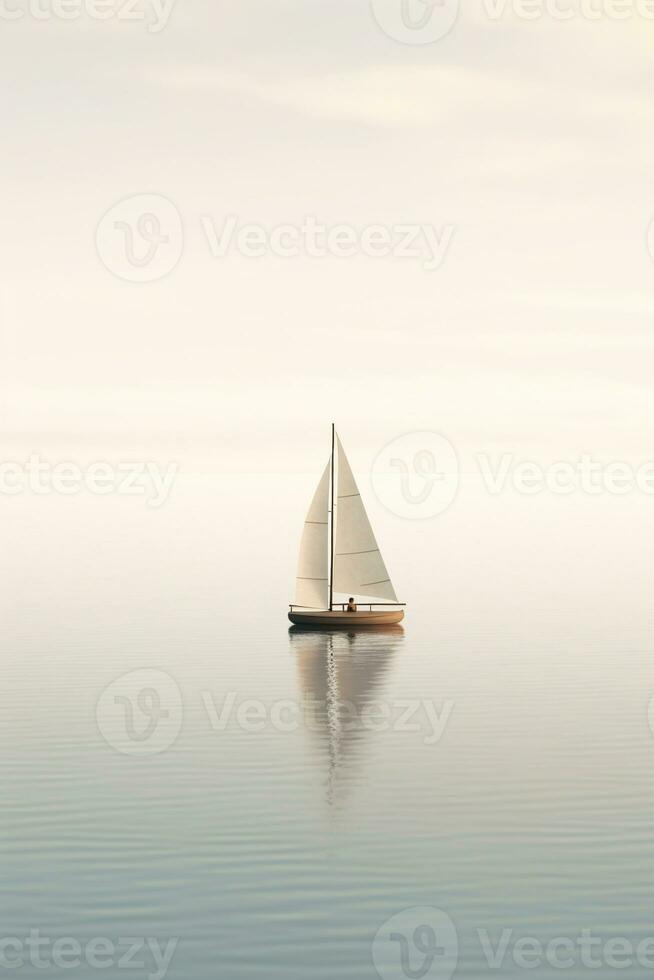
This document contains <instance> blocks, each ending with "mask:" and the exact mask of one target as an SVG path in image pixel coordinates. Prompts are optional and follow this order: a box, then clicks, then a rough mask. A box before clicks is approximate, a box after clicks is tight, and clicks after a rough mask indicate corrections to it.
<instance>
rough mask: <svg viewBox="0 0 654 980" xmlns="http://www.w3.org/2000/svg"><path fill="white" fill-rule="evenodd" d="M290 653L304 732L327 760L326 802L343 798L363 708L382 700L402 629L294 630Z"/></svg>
mask: <svg viewBox="0 0 654 980" xmlns="http://www.w3.org/2000/svg"><path fill="white" fill-rule="evenodd" d="M289 636H290V641H291V651H292V653H293V655H294V657H295V660H296V663H297V670H298V679H299V683H300V689H301V695H302V699H303V706H304V718H305V725H306V728H307V730H308V731H309V732H310V733H311V734H313V736H315V737H316V738H317V739H318V740H319V741H320V743H322V745H323V746H324V747H325V750H326V754H327V790H326V792H327V802H328V803H329V804H330V805H331V804H333V803H334V802H335V801H336V800H337V799H338V798H339V797H341V796H343V795H344V792H345V790H346V789H347V786H348V785H349V784H350V783H351V781H352V780H351V778H350V777H351V776H352V770H353V768H354V767H355V766H356V763H357V762H358V761H359V759H360V755H361V749H362V747H363V745H364V742H365V739H366V737H369V736H371V735H372V734H373V732H372V731H371V729H370V727H366V724H365V708H366V705H368V704H369V703H370V702H372V701H375V700H380V698H381V695H382V691H383V683H384V681H385V679H386V677H387V675H388V671H389V669H390V667H391V665H392V662H393V659H394V657H395V655H396V654H397V653H398V651H399V650H400V649H401V647H402V644H403V641H404V630H403V629H402V627H401V626H378V627H369V628H368V629H366V630H365V631H364V630H356V631H354V630H353V631H351V632H344V631H343V630H315V629H313V630H312V629H307V628H305V627H301V626H293V627H291V629H290V630H289Z"/></svg>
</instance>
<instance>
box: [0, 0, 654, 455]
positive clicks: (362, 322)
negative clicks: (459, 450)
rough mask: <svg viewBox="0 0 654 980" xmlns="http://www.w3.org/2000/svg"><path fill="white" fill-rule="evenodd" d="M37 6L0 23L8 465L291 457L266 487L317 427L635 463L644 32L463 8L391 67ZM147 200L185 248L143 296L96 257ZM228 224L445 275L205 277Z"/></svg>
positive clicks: (289, 3)
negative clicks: (306, 235)
mask: <svg viewBox="0 0 654 980" xmlns="http://www.w3.org/2000/svg"><path fill="white" fill-rule="evenodd" d="M73 2H74V0H73ZM376 2H377V3H378V4H382V2H383V3H384V4H385V5H386V6H385V9H386V10H387V12H388V11H389V10H390V8H389V4H392V3H394V2H396V3H397V5H398V6H399V4H400V2H401V0H376ZM414 2H415V3H416V4H417V8H416V9H417V10H418V12H420V11H419V8H420V7H421V6H422V4H421V0H414ZM596 2H597V5H600V0H596ZM28 3H29V0H3V3H2V9H3V10H4V11H5V12H6V11H7V10H14V9H21V8H22V10H23V12H24V16H22V17H21V18H19V19H15V20H6V19H0V73H1V76H2V89H1V90H2V95H1V96H0V98H1V99H2V106H3V115H2V118H3V147H4V151H3V153H2V156H1V158H0V167H1V168H2V178H3V186H4V192H5V193H4V206H3V212H2V236H1V243H0V249H1V251H0V259H1V263H0V283H1V293H0V304H1V305H0V330H1V335H0V336H1V343H2V364H1V367H0V380H1V381H2V384H3V388H4V389H5V391H4V396H5V397H4V399H3V405H4V417H3V423H2V428H3V431H4V435H5V437H7V438H8V439H9V440H10V441H15V440H16V439H18V440H20V441H22V442H23V443H24V444H25V445H26V446H29V447H30V448H31V449H40V448H42V447H45V446H47V445H49V444H51V443H56V442H65V443H68V442H72V443H74V442H75V441H79V442H80V443H89V442H90V443H92V444H94V445H101V444H103V443H107V444H111V445H113V446H116V445H118V446H120V445H123V444H124V445H125V446H131V445H133V444H134V443H142V444H143V445H145V446H148V445H150V444H151V445H157V446H166V445H167V444H170V446H171V447H175V451H176V452H181V451H182V450H186V451H189V452H191V451H192V450H194V449H195V448H198V447H199V448H200V449H201V450H202V451H206V452H207V453H212V454H215V455H216V456H217V457H219V458H222V459H225V460H230V461H232V462H234V461H235V463H234V465H239V466H249V465H255V466H256V465H257V463H256V460H257V459H259V458H261V459H263V458H264V457H265V458H266V460H267V463H266V465H268V462H269V460H270V458H271V453H272V452H273V449H275V448H276V447H278V446H280V445H282V446H283V447H284V453H282V454H281V455H282V457H283V458H282V462H281V463H280V465H281V466H282V467H284V466H286V465H292V464H291V463H289V461H290V460H292V459H293V458H294V457H295V455H296V453H297V452H298V451H300V450H301V449H302V447H303V446H305V445H308V444H311V443H312V442H313V441H314V438H315V435H316V434H319V435H320V436H321V437H325V436H326V432H325V425H326V423H328V422H330V421H331V419H332V417H334V418H336V419H337V420H338V421H339V422H340V424H341V427H342V429H343V430H344V432H345V435H346V437H348V434H349V441H350V443H351V442H352V441H354V442H355V443H356V442H358V441H361V442H362V443H364V442H365V443H366V444H368V443H373V444H376V443H379V442H382V443H383V442H384V441H386V440H387V439H390V438H392V437H393V436H395V435H397V434H398V433H401V432H404V431H406V430H410V429H414V428H429V429H436V430H437V431H441V432H444V433H446V434H447V435H448V436H449V437H450V438H451V439H452V440H453V441H454V442H455V444H457V445H462V446H465V447H477V446H479V447H480V448H484V447H485V446H488V445H489V444H498V445H499V444H501V445H515V446H516V447H517V446H520V447H525V446H530V447H534V448H537V447H543V446H544V447H546V448H547V447H555V449H556V450H557V451H565V450H568V449H574V450H578V451H586V452H594V451H595V452H600V451H606V452H612V453H621V454H622V455H623V456H626V455H628V454H629V453H631V452H633V453H642V452H643V451H645V450H647V449H648V448H649V445H650V444H651V442H652V440H651V435H652V429H653V423H652V417H653V414H652V409H653V408H654V399H653V396H652V389H651V380H650V379H651V370H652V369H651V364H652V355H653V354H654V344H653V342H652V314H653V313H654V261H653V260H652V258H651V256H650V254H649V252H648V248H647V231H648V225H649V223H650V221H651V219H652V217H654V182H653V180H652V174H653V169H652V166H653V164H652V161H653V159H654V102H653V100H652V95H651V83H652V64H653V61H652V59H653V56H654V21H652V20H647V19H645V18H644V17H643V16H641V15H639V14H638V13H635V14H634V16H632V17H631V18H630V19H628V20H625V21H618V20H615V19H612V18H610V17H609V16H608V15H604V16H601V17H600V19H599V20H597V21H591V20H589V19H587V18H586V17H584V16H583V13H582V12H581V10H580V9H579V7H578V6H575V5H574V0H560V5H561V6H566V5H568V6H571V7H572V6H575V16H574V17H572V19H570V20H566V21H559V20H556V19H555V18H554V17H552V16H551V15H550V14H548V13H547V12H545V13H544V14H543V16H542V17H541V18H540V19H538V20H533V21H530V20H525V19H521V18H520V17H518V16H516V15H515V13H512V12H511V11H510V5H509V4H507V9H506V11H505V12H504V14H502V15H500V16H498V17H495V18H494V17H492V16H489V13H488V9H490V8H489V6H488V0H487V4H486V5H484V3H483V2H481V0H480V2H473V3H466V5H465V7H464V8H463V9H462V10H460V12H459V16H458V21H457V23H456V24H455V25H454V27H453V29H452V30H451V31H450V32H449V33H448V34H447V35H446V36H445V37H443V38H441V39H439V40H437V41H435V42H434V43H427V44H402V43H399V42H398V41H397V40H396V39H394V38H393V37H390V36H388V35H387V34H386V33H384V31H383V30H382V29H381V28H380V26H379V24H378V23H377V21H376V20H375V17H374V16H373V13H372V10H371V7H370V5H369V2H367V0H360V2H352V0H349V2H347V3H342V2H334V0H330V2H329V3H328V2H326V0H304V2H301V0H272V2H269V3H235V2H233V3H226V2H222V0H177V3H176V5H175V7H174V9H173V10H172V14H171V16H170V19H169V21H168V22H167V23H166V24H165V26H163V29H162V30H160V31H158V32H153V31H151V30H149V27H148V23H150V24H152V23H154V22H155V20H154V18H155V13H154V10H153V9H152V8H151V7H150V6H149V5H148V4H147V3H146V0H141V7H140V8H136V10H137V12H138V11H139V10H141V11H142V12H143V13H144V14H146V17H147V20H146V21H143V20H134V21H118V20H117V19H116V18H115V17H112V18H111V19H108V20H103V21H100V20H96V19H93V18H92V17H91V16H89V14H88V13H86V12H83V13H82V15H81V16H80V17H79V19H78V20H76V21H65V20H62V19H60V18H59V19H57V18H55V19H52V20H41V19H37V18H36V17H35V16H34V15H33V14H31V13H30V12H29V9H28ZM40 3H41V7H42V8H46V9H47V8H48V5H49V3H50V0H40ZM120 3H122V0H116V2H115V4H114V6H113V10H114V13H115V12H116V7H117V6H120ZM447 3H449V4H451V3H452V0H447ZM379 9H381V8H379ZM391 13H392V10H391ZM143 194H154V195H161V196H163V197H164V198H166V199H168V201H170V202H171V204H172V206H173V209H176V211H177V212H178V213H179V215H180V216H181V220H182V223H183V249H182V247H181V243H180V249H181V256H178V258H179V261H178V263H177V264H176V266H175V267H174V268H173V269H172V271H170V273H169V274H168V275H167V276H165V277H163V278H160V279H156V280H155V281H152V282H146V283H134V282H128V281H125V280H124V279H121V278H120V277H119V276H118V275H115V274H112V272H111V271H109V269H108V268H107V267H106V264H104V263H103V261H102V259H101V256H100V255H99V254H98V247H97V246H96V234H97V229H98V225H99V224H100V222H101V220H102V218H103V216H104V215H105V214H106V213H107V212H108V211H109V210H110V209H111V208H113V207H114V205H116V204H117V203H118V202H120V201H122V200H124V199H126V198H132V197H134V196H135V195H143ZM230 215H232V216H234V217H235V219H236V221H237V224H238V225H248V224H254V225H260V226H262V227H264V228H265V229H268V231H270V230H272V229H275V228H277V227H278V226H280V225H285V226H288V225H290V226H292V227H295V228H296V229H300V228H301V227H302V225H303V223H304V222H305V220H306V218H307V216H312V217H313V218H314V219H315V221H317V222H322V223H324V224H325V225H327V226H335V225H346V226H348V227H350V228H352V229H354V230H355V232H356V233H357V234H361V233H362V232H363V230H365V229H366V228H369V227H370V226H372V225H381V226H384V227H385V228H387V229H395V228H396V227H397V226H404V225H416V226H419V227H424V226H428V227H429V228H431V229H434V230H435V234H436V235H437V236H438V235H442V234H444V229H449V231H448V232H447V235H448V236H449V237H448V238H447V248H446V249H445V252H444V255H443V256H441V258H442V262H441V263H440V265H439V267H438V268H435V269H426V268H425V267H424V266H425V262H424V258H415V257H414V258H411V257H400V256H393V255H387V256H372V255H366V254H361V252H360V250H359V253H358V254H355V255H352V256H351V257H336V256H333V255H325V256H322V257H312V256H309V255H306V254H299V255H297V256H295V257H280V256H278V255H275V254H271V252H270V250H268V251H267V252H266V254H264V255H263V256H262V257H259V258H254V257H250V256H247V255H243V254H239V253H238V252H237V251H236V250H234V249H232V250H231V251H230V252H228V254H227V255H225V256H224V257H222V258H220V257H218V258H217V257H214V256H213V255H212V252H211V248H210V244H209V241H208V239H207V234H206V229H207V227H208V223H210V224H212V226H213V227H214V229H215V231H216V233H217V234H218V235H219V234H220V232H221V229H222V227H223V225H224V223H225V221H226V219H227V217H228V216H230ZM118 217H119V218H120V215H119V216H118ZM123 217H124V215H123ZM203 221H204V225H203ZM107 227H108V228H109V232H110V233H112V229H113V233H115V235H117V236H118V238H117V241H118V242H119V243H120V242H124V241H126V239H124V238H121V237H120V236H121V234H123V232H122V231H121V230H120V229H116V228H115V222H114V220H113V217H112V216H110V221H109V224H108V225H107ZM146 230H147V229H146ZM160 230H161V231H162V233H163V234H165V233H166V228H165V227H162V228H161V229H160ZM123 231H124V229H123ZM443 241H444V240H443ZM168 244H169V246H170V245H171V243H170V242H169V243H168ZM114 245H116V242H114ZM146 246H147V242H146ZM171 247H172V248H173V250H174V249H175V248H176V247H177V239H176V238H174V240H173V241H172V246H171ZM100 248H101V250H102V245H101V246H100ZM160 254H163V253H160ZM180 447H182V448H181V449H180ZM253 460H254V462H253Z"/></svg>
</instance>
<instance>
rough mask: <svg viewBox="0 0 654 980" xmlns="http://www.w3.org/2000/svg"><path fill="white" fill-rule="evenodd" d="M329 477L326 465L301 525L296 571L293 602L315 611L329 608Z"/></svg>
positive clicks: (328, 467)
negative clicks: (302, 526) (301, 532)
mask: <svg viewBox="0 0 654 980" xmlns="http://www.w3.org/2000/svg"><path fill="white" fill-rule="evenodd" d="M329 474H330V464H329V463H327V466H326V468H325V472H324V473H323V475H322V479H321V480H320V483H319V484H318V489H317V490H316V493H315V495H314V498H313V501H312V502H311V507H310V508H309V513H308V514H307V519H306V521H305V522H304V532H303V534H302V543H301V545H300V558H299V561H298V569H297V583H296V588H295V603H296V605H298V606H308V607H311V608H314V609H327V607H328V605H329V584H328V578H327V564H328V558H329V545H328V534H327V531H328V521H327V518H328V513H329Z"/></svg>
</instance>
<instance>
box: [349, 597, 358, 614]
mask: <svg viewBox="0 0 654 980" xmlns="http://www.w3.org/2000/svg"><path fill="white" fill-rule="evenodd" d="M347 611H348V612H356V611H357V604H356V602H355V601H354V598H353V597H352V596H350V600H349V602H348V604H347Z"/></svg>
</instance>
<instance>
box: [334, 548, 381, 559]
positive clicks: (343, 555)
mask: <svg viewBox="0 0 654 980" xmlns="http://www.w3.org/2000/svg"><path fill="white" fill-rule="evenodd" d="M378 551H379V548H371V549H370V551H337V552H336V557H337V558H347V557H348V556H349V555H376V554H377V552H378Z"/></svg>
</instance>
